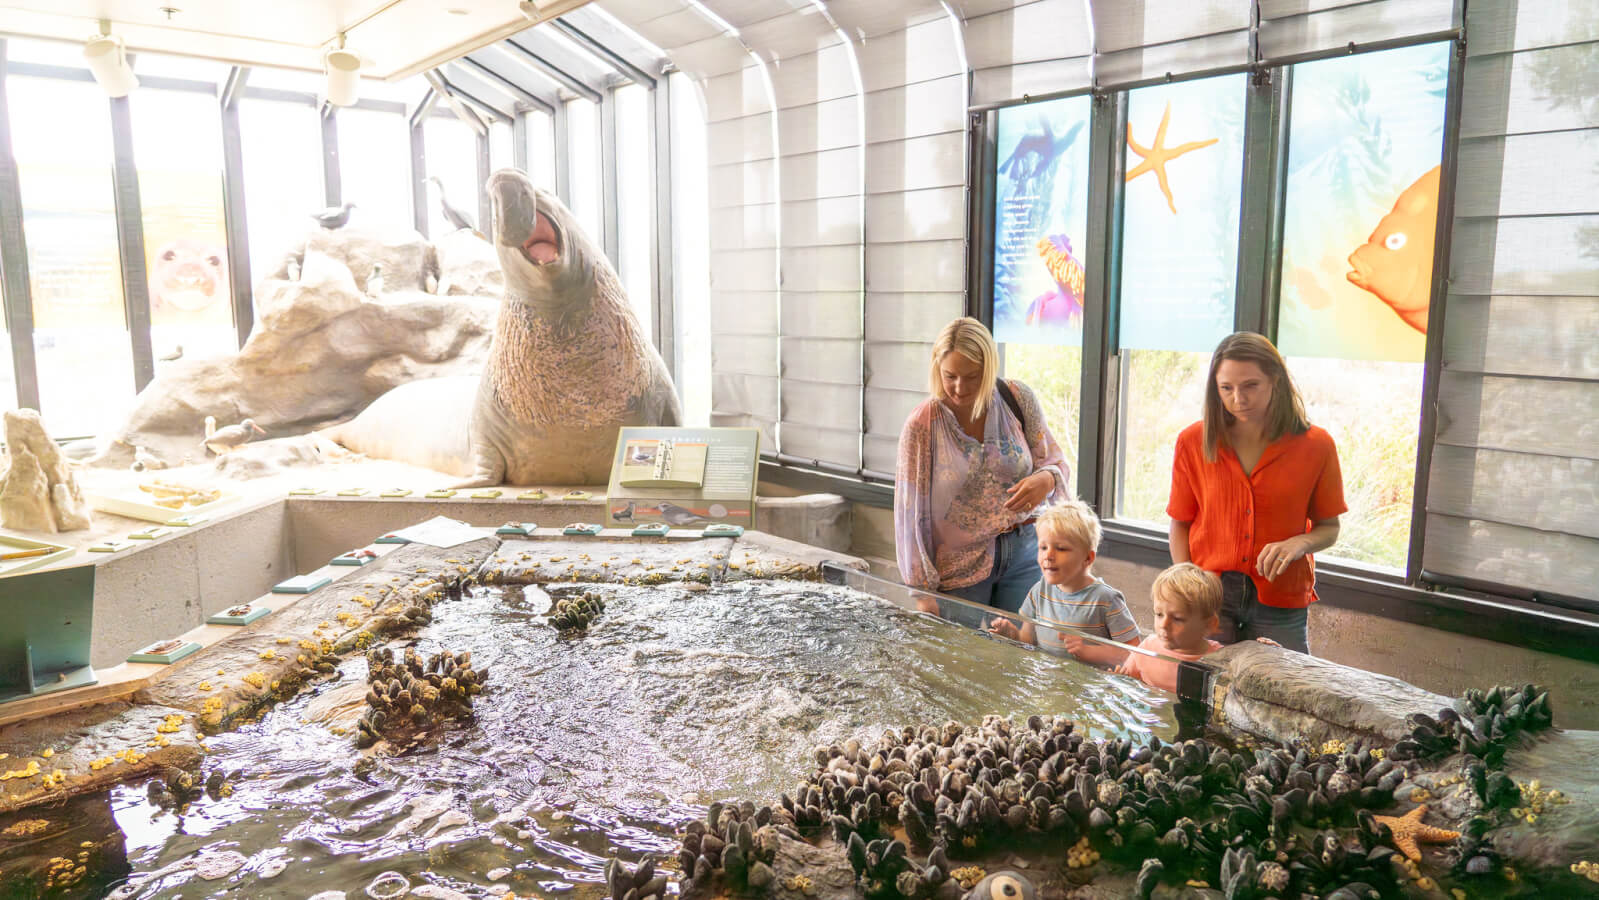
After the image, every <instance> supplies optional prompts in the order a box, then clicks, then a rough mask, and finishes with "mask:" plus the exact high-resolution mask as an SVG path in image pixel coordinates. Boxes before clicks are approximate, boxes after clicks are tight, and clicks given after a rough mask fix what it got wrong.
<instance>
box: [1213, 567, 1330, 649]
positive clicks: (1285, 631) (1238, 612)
mask: <svg viewBox="0 0 1599 900" xmlns="http://www.w3.org/2000/svg"><path fill="white" fill-rule="evenodd" d="M1221 585H1222V590H1221V613H1220V615H1218V616H1217V618H1219V619H1220V620H1221V630H1220V631H1218V632H1217V633H1216V635H1215V638H1216V640H1218V641H1220V642H1221V643H1223V644H1235V643H1238V642H1239V641H1252V640H1254V639H1255V638H1260V637H1263V638H1271V639H1272V640H1274V641H1276V642H1277V643H1279V644H1282V645H1283V647H1284V648H1285V649H1288V650H1298V651H1299V652H1300V653H1304V654H1307V655H1308V654H1309V653H1310V638H1309V635H1308V629H1307V627H1306V626H1307V624H1308V620H1309V618H1310V617H1309V610H1308V609H1306V608H1304V607H1300V608H1299V609H1284V608H1283V607H1280V606H1267V605H1266V604H1264V603H1262V602H1260V595H1259V594H1258V593H1257V592H1256V591H1255V582H1253V581H1251V580H1250V578H1249V576H1248V575H1245V574H1244V573H1242V572H1223V573H1221Z"/></svg>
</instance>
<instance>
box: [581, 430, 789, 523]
mask: <svg viewBox="0 0 1599 900" xmlns="http://www.w3.org/2000/svg"><path fill="white" fill-rule="evenodd" d="M760 450H761V433H760V430H759V429H756V428H666V427H648V426H639V427H624V428H622V429H621V431H620V433H619V434H618V435H617V439H616V456H615V458H614V459H613V460H612V463H611V484H610V489H609V491H607V493H606V502H605V521H606V524H607V525H608V526H610V527H613V528H619V527H628V528H636V527H638V526H639V525H644V524H649V523H656V522H660V523H665V524H666V525H668V526H670V527H672V528H703V527H704V526H706V525H710V524H712V523H715V522H725V523H728V524H732V525H742V526H744V527H745V528H750V527H753V526H754V521H755V479H756V474H757V472H758V467H759V463H760Z"/></svg>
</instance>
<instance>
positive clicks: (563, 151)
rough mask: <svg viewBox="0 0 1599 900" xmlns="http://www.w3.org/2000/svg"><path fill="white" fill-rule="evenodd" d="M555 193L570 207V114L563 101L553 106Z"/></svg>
mask: <svg viewBox="0 0 1599 900" xmlns="http://www.w3.org/2000/svg"><path fill="white" fill-rule="evenodd" d="M554 119H555V122H554V127H553V129H552V130H553V131H554V132H555V135H554V137H555V195H556V196H557V197H560V198H561V202H562V203H565V204H566V208H567V209H571V208H572V129H571V119H572V114H571V113H570V112H569V111H568V109H567V106H566V104H565V103H562V104H561V105H559V106H557V107H555V116H554Z"/></svg>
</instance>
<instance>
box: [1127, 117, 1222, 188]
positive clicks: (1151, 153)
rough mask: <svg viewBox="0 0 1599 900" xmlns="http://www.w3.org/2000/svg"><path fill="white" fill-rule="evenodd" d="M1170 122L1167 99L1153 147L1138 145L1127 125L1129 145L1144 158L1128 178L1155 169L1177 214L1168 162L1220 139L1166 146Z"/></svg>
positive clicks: (1156, 175) (1130, 179) (1128, 174)
mask: <svg viewBox="0 0 1599 900" xmlns="http://www.w3.org/2000/svg"><path fill="white" fill-rule="evenodd" d="M1170 123H1171V101H1167V102H1166V111H1165V112H1164V113H1162V114H1161V117H1160V128H1158V129H1156V131H1155V143H1154V145H1153V146H1151V147H1140V146H1138V142H1137V141H1135V140H1133V126H1132V125H1128V126H1127V146H1129V147H1131V148H1133V152H1135V153H1137V154H1138V155H1139V156H1142V157H1143V158H1144V159H1143V161H1142V162H1140V163H1139V164H1138V165H1136V166H1134V167H1133V168H1132V171H1130V172H1128V173H1127V178H1126V180H1127V181H1132V180H1133V179H1134V178H1137V177H1138V176H1140V175H1142V174H1144V173H1145V172H1149V171H1151V170H1153V171H1154V173H1155V177H1156V178H1158V179H1160V191H1161V193H1163V194H1165V195H1166V205H1167V206H1169V207H1171V211H1172V214H1173V215H1175V214H1176V213H1177V204H1176V203H1174V202H1173V201H1172V197H1171V185H1170V184H1168V183H1167V182H1166V163H1168V162H1171V161H1172V160H1174V159H1176V158H1177V157H1179V156H1182V155H1183V154H1184V153H1187V152H1188V151H1190V150H1198V149H1200V148H1201V147H1209V146H1210V145H1211V144H1214V143H1216V141H1217V140H1218V139H1217V138H1211V139H1209V140H1205V141H1189V142H1188V143H1186V144H1178V145H1177V146H1175V147H1166V146H1165V143H1166V126H1167V125H1168V124H1170Z"/></svg>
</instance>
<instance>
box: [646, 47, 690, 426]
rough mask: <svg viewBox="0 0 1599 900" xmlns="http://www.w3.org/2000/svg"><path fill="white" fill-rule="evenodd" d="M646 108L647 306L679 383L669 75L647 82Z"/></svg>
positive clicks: (656, 336)
mask: <svg viewBox="0 0 1599 900" xmlns="http://www.w3.org/2000/svg"><path fill="white" fill-rule="evenodd" d="M650 109H651V113H652V114H653V117H654V121H653V123H652V126H653V127H652V128H651V138H652V141H651V144H652V150H653V151H654V154H655V159H654V162H655V209H654V218H653V221H652V225H651V228H650V230H651V232H652V234H651V238H652V240H651V241H650V254H651V263H652V264H653V269H652V271H653V272H654V273H655V303H654V305H653V306H652V307H651V312H652V313H653V321H652V322H651V330H652V331H653V332H654V334H653V335H652V337H653V338H654V340H655V347H656V349H657V350H659V351H660V354H661V359H663V360H665V361H666V369H667V372H668V374H670V375H671V376H672V383H673V384H675V385H679V388H678V390H679V398H680V399H681V391H682V388H681V383H680V382H679V381H678V373H679V372H681V371H683V367H682V360H681V359H680V358H679V356H678V354H679V353H680V352H681V349H680V347H681V345H680V343H679V341H678V340H677V282H676V280H675V278H674V275H675V263H676V257H675V255H674V254H675V252H676V247H675V244H674V242H673V240H672V236H673V235H674V234H675V233H676V229H675V228H673V227H672V87H671V81H670V79H669V78H666V77H663V78H661V80H660V81H658V82H655V83H654V84H652V85H650Z"/></svg>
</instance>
